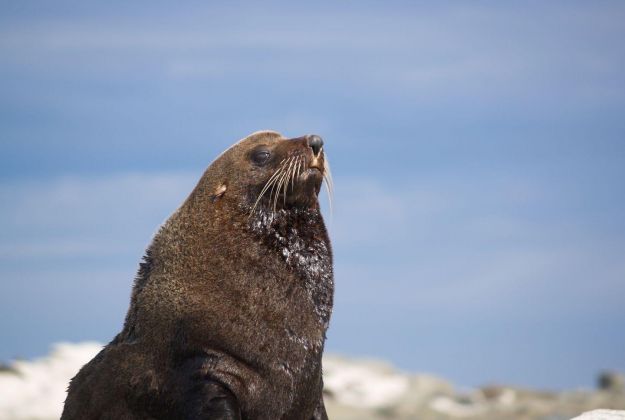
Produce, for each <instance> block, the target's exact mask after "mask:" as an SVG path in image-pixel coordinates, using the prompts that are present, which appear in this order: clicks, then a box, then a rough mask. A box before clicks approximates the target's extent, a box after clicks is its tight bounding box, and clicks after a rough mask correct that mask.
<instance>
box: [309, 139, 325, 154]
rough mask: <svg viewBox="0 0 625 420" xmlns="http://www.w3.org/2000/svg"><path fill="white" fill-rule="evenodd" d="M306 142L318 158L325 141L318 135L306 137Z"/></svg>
mask: <svg viewBox="0 0 625 420" xmlns="http://www.w3.org/2000/svg"><path fill="white" fill-rule="evenodd" d="M306 140H307V141H308V147H310V148H311V149H312V150H313V154H314V155H315V156H318V155H319V152H321V147H322V146H323V139H322V138H321V137H319V136H318V135H316V134H311V135H310V136H306Z"/></svg>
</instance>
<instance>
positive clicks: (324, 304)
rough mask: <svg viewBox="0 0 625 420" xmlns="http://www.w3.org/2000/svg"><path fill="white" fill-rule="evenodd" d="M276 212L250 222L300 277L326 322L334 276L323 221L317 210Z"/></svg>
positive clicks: (318, 312) (319, 314) (257, 232)
mask: <svg viewBox="0 0 625 420" xmlns="http://www.w3.org/2000/svg"><path fill="white" fill-rule="evenodd" d="M282 212H283V213H281V211H279V212H278V214H277V215H275V214H274V215H272V216H270V217H267V218H262V219H260V220H259V221H258V222H257V223H256V224H255V225H254V228H255V229H254V232H255V233H256V234H257V235H258V236H259V238H260V239H261V241H262V242H263V243H264V246H266V247H267V248H269V252H271V253H274V254H277V256H278V258H280V259H281V260H282V261H284V264H285V265H286V266H287V268H288V269H289V270H291V271H292V272H293V273H294V274H295V275H296V277H297V278H298V279H299V280H300V281H301V286H302V287H303V288H304V289H305V290H306V294H307V295H308V297H309V299H311V301H312V303H313V306H314V308H315V312H316V313H317V315H318V316H319V318H320V320H321V322H322V323H323V324H325V325H327V323H328V321H329V318H330V312H331V310H332V296H333V290H334V280H333V271H332V255H331V251H330V244H329V241H328V237H327V234H326V232H325V227H324V226H323V221H322V219H321V218H320V216H319V215H318V214H293V212H287V211H282Z"/></svg>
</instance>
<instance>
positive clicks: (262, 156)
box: [251, 149, 271, 165]
mask: <svg viewBox="0 0 625 420" xmlns="http://www.w3.org/2000/svg"><path fill="white" fill-rule="evenodd" d="M270 157H271V153H270V152H269V150H267V149H257V150H254V151H253V152H252V156H251V159H252V162H254V163H255V164H257V165H264V164H265V163H267V161H269V158H270Z"/></svg>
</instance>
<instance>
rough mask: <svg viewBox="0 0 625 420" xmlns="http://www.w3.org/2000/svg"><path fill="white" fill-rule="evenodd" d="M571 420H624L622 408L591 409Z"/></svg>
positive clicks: (624, 412) (624, 415) (624, 414)
mask: <svg viewBox="0 0 625 420" xmlns="http://www.w3.org/2000/svg"><path fill="white" fill-rule="evenodd" d="M571 420H625V411H622V410H592V411H587V412H585V413H584V414H582V415H580V416H577V417H575V418H574V419H571Z"/></svg>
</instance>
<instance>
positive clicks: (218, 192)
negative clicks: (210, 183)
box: [210, 184, 228, 203]
mask: <svg viewBox="0 0 625 420" xmlns="http://www.w3.org/2000/svg"><path fill="white" fill-rule="evenodd" d="M227 189H228V187H226V184H220V185H219V186H218V187H217V188H216V189H215V192H213V193H212V194H211V195H210V199H211V202H213V203H214V202H215V201H217V200H219V199H220V198H221V197H223V195H224V194H225V193H226V190H227Z"/></svg>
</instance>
